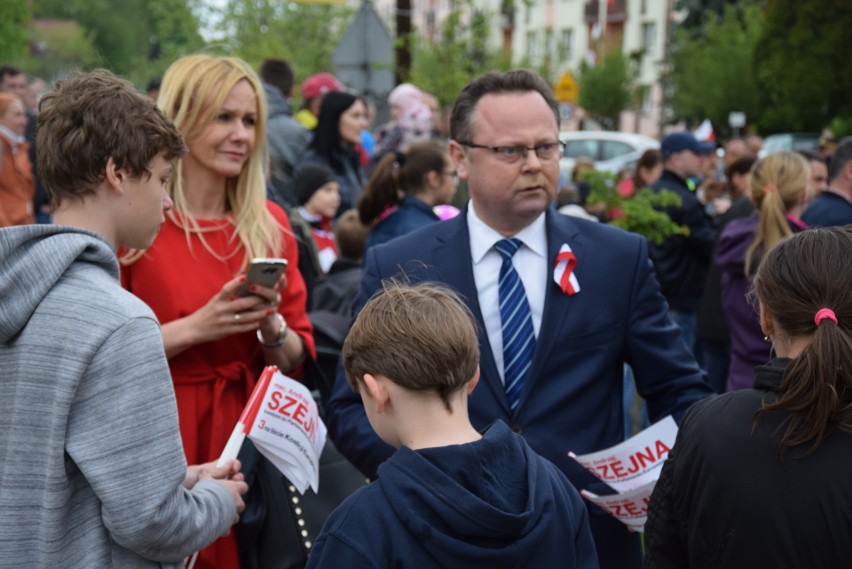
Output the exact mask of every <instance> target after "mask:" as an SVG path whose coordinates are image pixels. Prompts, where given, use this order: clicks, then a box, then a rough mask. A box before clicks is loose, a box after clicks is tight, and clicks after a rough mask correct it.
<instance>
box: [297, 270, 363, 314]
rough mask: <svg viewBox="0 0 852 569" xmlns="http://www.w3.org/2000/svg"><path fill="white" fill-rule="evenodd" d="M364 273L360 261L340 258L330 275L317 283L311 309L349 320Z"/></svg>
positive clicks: (329, 271) (329, 272)
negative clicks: (325, 311)
mask: <svg viewBox="0 0 852 569" xmlns="http://www.w3.org/2000/svg"><path fill="white" fill-rule="evenodd" d="M363 273H364V266H363V265H362V264H361V262H360V261H356V260H354V259H350V258H349V257H338V258H337V259H336V260H335V261H334V263H332V265H331V268H330V269H329V270H328V274H327V275H325V276H324V277H323V278H322V279H320V280H319V282H318V283H316V286H315V287H314V293H313V300H312V302H311V304H310V305H309V306H310V309H311V310H327V311H329V312H334V313H335V314H340V315H342V316H346V317H347V318H348V317H350V316H352V304H353V303H354V302H355V298H356V297H357V296H358V287H360V286H361V275H362V274H363Z"/></svg>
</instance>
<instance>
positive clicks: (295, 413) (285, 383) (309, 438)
mask: <svg viewBox="0 0 852 569" xmlns="http://www.w3.org/2000/svg"><path fill="white" fill-rule="evenodd" d="M261 395H262V399H261V400H260V406H259V408H258V413H257V415H256V416H255V417H254V418H253V422H252V424H251V425H246V427H247V428H248V431H247V433H246V434H247V436H248V438H250V439H251V440H252V442H253V443H254V446H256V447H257V449H258V450H259V451H260V452H261V453H262V454H263V455H264V456H265V457H266V458H267V459H269V461H270V462H271V463H272V464H274V465H275V466H276V467H277V468H278V470H280V471H281V472H282V473H283V474H284V475H285V476H286V477H287V478H288V479H289V480H290V482H291V483H292V484H293V486H295V487H296V489H297V490H298V491H299V492H300V493H304V491H305V490H306V489H307V487H308V486H310V487H311V488H312V489H313V491H314V492H317V491H318V490H319V459H320V455H321V454H322V449H323V447H325V441H326V436H327V430H326V426H325V424H324V423H323V422H322V419H321V418H320V416H319V409H318V408H317V404H316V402H315V401H314V398H313V397H311V392H310V391H309V390H308V388H307V387H305V386H304V385H302V384H301V383H299V382H298V381H295V380H293V379H290V378H289V377H287V376H285V375H283V374H281V372H276V373H275V374H274V375H273V376H272V379H271V381H270V382H269V383H268V385H267V386H266V391H265V393H262V394H261Z"/></svg>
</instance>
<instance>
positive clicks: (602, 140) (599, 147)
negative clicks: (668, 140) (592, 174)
mask: <svg viewBox="0 0 852 569" xmlns="http://www.w3.org/2000/svg"><path fill="white" fill-rule="evenodd" d="M559 140H561V141H563V142H564V143H565V151H564V152H563V154H562V159H561V160H560V161H559V173H560V175H561V177H562V179H563V180H568V179H570V178H571V172H572V171H573V170H574V162H575V161H576V159H577V158H580V157H581V156H586V157H588V158H591V159H592V160H594V162H595V168H596V169H598V170H605V171H608V172H613V173H616V172H618V171H619V170H621V169H623V168H627V167H630V168H633V167H635V166H636V162H637V161H638V160H639V157H640V156H642V153H643V152H645V151H646V150H648V149H649V148H654V149H659V148H660V143H659V141H657V140H655V139H653V138H651V137H649V136H644V135H641V134H632V133H628V132H614V131H609V130H580V131H571V132H561V133H559Z"/></svg>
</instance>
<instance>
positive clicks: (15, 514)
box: [0, 71, 247, 568]
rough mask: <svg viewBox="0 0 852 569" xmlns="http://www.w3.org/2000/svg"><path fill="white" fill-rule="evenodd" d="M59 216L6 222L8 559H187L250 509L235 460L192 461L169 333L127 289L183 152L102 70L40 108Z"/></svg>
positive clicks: (1, 291) (3, 320) (1, 409)
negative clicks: (165, 335) (130, 266)
mask: <svg viewBox="0 0 852 569" xmlns="http://www.w3.org/2000/svg"><path fill="white" fill-rule="evenodd" d="M38 126H39V131H38V163H39V173H40V175H41V177H42V180H43V181H44V185H45V187H46V188H47V191H48V194H49V195H50V199H51V205H52V206H53V207H54V211H55V215H54V219H55V221H56V223H57V225H32V226H21V227H13V228H6V229H0V266H2V269H0V567H3V568H6V567H9V568H11V567H16V568H17V567H121V568H137V567H163V566H166V567H168V566H173V565H174V566H178V565H179V564H180V563H181V562H182V560H183V559H184V558H185V557H187V556H188V555H190V554H191V553H192V552H193V551H196V550H198V549H201V548H202V547H204V546H205V545H207V544H208V543H210V542H212V541H213V540H215V539H216V538H217V537H218V536H220V535H222V534H223V533H225V532H226V531H228V528H229V527H230V526H231V525H232V524H233V523H234V522H235V521H236V519H237V516H238V514H239V512H240V511H242V509H243V502H242V498H241V495H242V494H244V493H245V492H246V490H247V486H246V484H245V482H244V481H243V480H242V475H240V474H238V471H239V464H238V463H236V462H235V461H234V462H229V463H228V464H227V465H226V466H225V467H223V468H216V467H215V466H214V465H213V464H207V465H201V466H191V467H189V468H187V465H186V460H185V458H184V455H183V450H182V447H181V440H180V432H179V430H178V419H177V408H176V405H175V399H174V392H173V388H172V382H171V378H170V376H169V368H168V365H167V363H166V358H165V355H164V352H163V345H162V335H161V333H160V327H159V324H158V322H157V320H156V318H155V317H154V314H153V312H151V310H150V309H149V308H148V307H147V306H146V305H145V304H143V303H142V302H141V301H140V300H138V299H137V298H136V297H134V296H133V295H132V294H130V293H128V292H126V291H124V290H123V289H122V288H121V286H120V284H119V280H118V278H119V272H118V261H117V259H116V250H117V249H118V248H119V247H128V248H140V249H144V248H147V247H148V246H150V244H151V242H152V241H153V240H154V237H155V235H156V234H157V230H158V228H159V227H160V224H162V222H163V219H164V217H163V216H164V212H165V211H167V210H168V209H170V208H171V207H172V203H171V200H170V199H169V198H168V196H167V195H166V192H165V189H164V185H165V183H166V182H167V181H168V179H169V177H170V176H171V175H172V164H171V161H172V160H174V159H175V158H178V157H180V156H182V155H183V154H184V153H185V152H186V147H185V145H184V143H183V139H182V138H181V136H180V134H179V133H178V131H177V130H176V129H175V127H174V126H173V125H172V123H171V122H170V121H169V120H168V118H166V116H165V115H163V114H162V113H161V112H160V111H159V110H158V109H157V108H156V106H155V105H154V103H152V102H151V101H149V100H148V99H146V98H145V97H144V96H142V95H141V94H140V93H138V92H136V90H135V89H134V88H133V86H132V85H130V84H129V83H127V82H125V81H123V80H121V79H118V78H116V77H114V76H113V75H111V74H109V73H108V72H105V71H97V72H93V73H90V74H87V75H79V76H77V77H74V78H72V79H70V80H67V81H64V82H61V83H59V84H58V85H57V87H56V90H55V91H53V92H50V93H48V94H47V95H45V96H44V98H43V99H42V101H41V103H40V114H39V125H38Z"/></svg>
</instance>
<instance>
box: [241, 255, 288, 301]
mask: <svg viewBox="0 0 852 569" xmlns="http://www.w3.org/2000/svg"><path fill="white" fill-rule="evenodd" d="M286 268H287V259H267V258H263V257H259V258H256V259H252V261H251V265H250V266H249V270H248V272H247V273H246V282H244V283H243V284H241V285H240V288H238V289H237V296H248V295H250V294H251V292H250V291H249V289H248V287H249V285H259V286H263V287H266V288H273V287H274V286H275V284H276V283H277V282H278V280H279V279H280V278H281V275H282V273H284V269H286Z"/></svg>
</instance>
